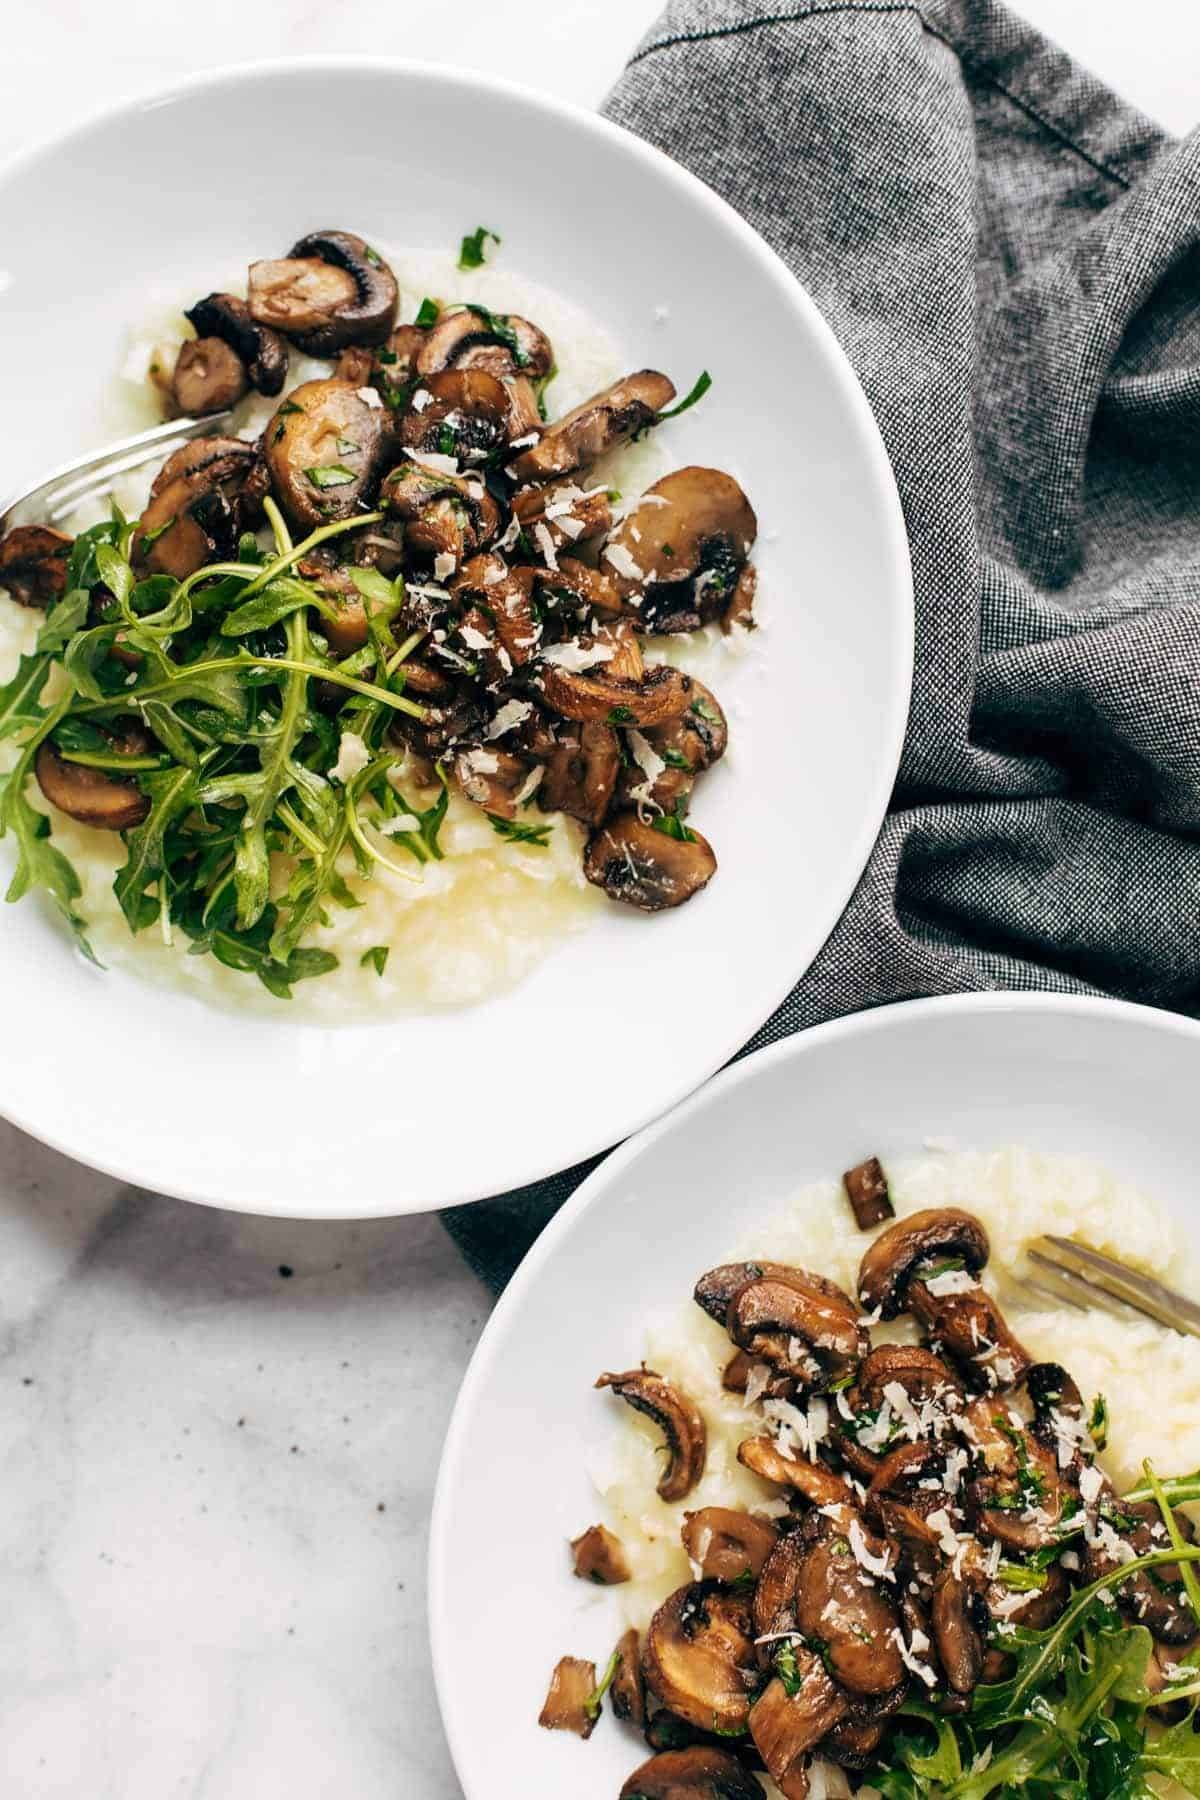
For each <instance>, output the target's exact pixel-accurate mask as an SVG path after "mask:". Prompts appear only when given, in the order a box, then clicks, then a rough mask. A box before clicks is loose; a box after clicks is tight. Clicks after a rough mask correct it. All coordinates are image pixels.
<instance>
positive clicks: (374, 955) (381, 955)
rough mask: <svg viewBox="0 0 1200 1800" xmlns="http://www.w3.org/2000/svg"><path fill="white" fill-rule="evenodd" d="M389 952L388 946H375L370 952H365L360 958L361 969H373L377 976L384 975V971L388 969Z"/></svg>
mask: <svg viewBox="0 0 1200 1800" xmlns="http://www.w3.org/2000/svg"><path fill="white" fill-rule="evenodd" d="M388 950H389V946H388V945H387V944H373V945H372V946H371V948H370V949H369V950H364V951H363V953H362V955H361V956H360V957H359V959H358V966H359V968H360V969H366V968H373V969H374V971H375V973H376V974H377V975H382V974H383V971H384V970H385V969H386V968H387V959H388Z"/></svg>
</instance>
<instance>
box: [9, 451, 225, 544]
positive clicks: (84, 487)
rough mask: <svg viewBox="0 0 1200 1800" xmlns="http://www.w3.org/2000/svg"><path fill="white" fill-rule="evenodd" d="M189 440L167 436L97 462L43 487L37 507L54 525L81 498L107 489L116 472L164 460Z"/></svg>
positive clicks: (72, 510)
mask: <svg viewBox="0 0 1200 1800" xmlns="http://www.w3.org/2000/svg"><path fill="white" fill-rule="evenodd" d="M191 441H192V440H191V438H187V437H174V438H168V439H166V440H165V441H164V442H163V443H159V444H151V445H148V446H147V447H145V448H143V449H141V450H132V451H130V452H129V454H128V455H126V456H121V457H117V458H115V459H114V460H112V461H110V462H106V463H101V464H100V465H99V466H98V468H96V469H89V470H86V471H84V472H81V473H80V474H79V475H77V476H75V477H74V478H73V479H72V480H70V481H65V482H63V483H62V485H61V486H59V487H49V488H43V490H42V494H41V499H40V508H41V510H43V511H44V512H45V514H46V517H47V519H48V520H49V522H50V524H51V525H54V524H57V523H58V521H59V520H60V519H65V518H66V517H67V516H68V514H69V513H73V512H74V511H75V510H76V508H77V507H80V506H82V505H83V503H84V501H85V500H90V499H92V498H93V496H100V495H103V494H104V493H105V492H106V491H108V490H109V489H111V487H112V484H113V482H114V481H115V480H116V479H117V477H118V476H119V475H128V474H130V473H132V471H133V470H134V469H141V468H144V467H145V465H146V464H147V463H151V462H155V461H158V460H159V459H161V460H162V461H164V462H165V460H166V458H167V457H168V456H170V455H171V454H172V452H173V451H175V450H181V449H182V448H183V446H184V445H185V444H188V443H191Z"/></svg>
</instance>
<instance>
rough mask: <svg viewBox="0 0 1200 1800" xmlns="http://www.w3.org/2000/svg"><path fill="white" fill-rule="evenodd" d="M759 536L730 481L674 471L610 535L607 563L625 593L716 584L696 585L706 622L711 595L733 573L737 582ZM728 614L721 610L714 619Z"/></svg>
mask: <svg viewBox="0 0 1200 1800" xmlns="http://www.w3.org/2000/svg"><path fill="white" fill-rule="evenodd" d="M757 535H758V520H757V519H756V518H755V516H754V508H753V507H752V506H751V504H750V502H749V501H748V500H747V498H746V496H745V494H744V493H743V492H742V490H741V488H740V487H739V486H738V484H737V482H736V481H735V480H734V479H733V477H732V475H726V474H725V473H724V472H723V471H722V470H721V469H702V468H696V467H689V468H686V469H676V470H675V472H674V473H673V474H671V475H664V476H663V478H662V480H661V481H656V482H655V483H654V485H653V487H649V488H647V489H646V492H645V493H644V494H643V495H642V497H641V499H640V500H639V501H638V503H637V505H636V506H634V507H633V508H632V509H631V510H630V511H629V512H628V513H627V514H626V516H625V517H624V518H623V519H622V520H621V523H620V524H619V525H618V526H617V528H616V530H615V531H614V532H613V533H612V535H611V536H610V538H609V540H608V543H607V544H606V545H605V548H604V550H603V552H602V560H603V561H604V562H607V563H608V564H609V565H610V566H611V567H612V569H613V570H614V571H615V573H616V577H617V581H618V583H619V584H620V585H621V588H622V592H624V593H627V594H628V593H635V592H639V591H641V590H642V589H643V588H645V587H646V586H648V585H650V584H652V583H653V584H659V583H661V584H663V585H669V584H673V583H675V582H678V581H684V580H691V579H692V578H693V577H696V576H701V577H702V578H703V577H705V576H709V577H711V578H709V579H701V580H700V581H696V582H694V584H693V586H694V599H695V604H696V608H697V610H698V611H699V612H700V613H701V616H702V617H703V616H704V606H705V602H706V601H707V600H708V599H709V596H710V595H711V593H712V590H713V589H714V588H715V587H717V586H719V585H720V583H721V581H722V580H724V579H727V578H728V571H729V570H730V569H732V570H733V571H734V575H735V577H736V571H737V570H738V569H740V568H741V566H742V564H743V563H744V562H745V560H746V558H747V557H748V556H749V554H750V552H751V550H752V549H753V547H754V540H755V538H756V537H757ZM732 588H733V580H732V579H729V580H728V588H725V589H722V595H721V597H722V598H728V596H729V593H730V592H732ZM723 610H724V609H723V607H721V606H720V605H717V606H715V607H714V608H713V612H712V616H715V614H716V612H718V611H723Z"/></svg>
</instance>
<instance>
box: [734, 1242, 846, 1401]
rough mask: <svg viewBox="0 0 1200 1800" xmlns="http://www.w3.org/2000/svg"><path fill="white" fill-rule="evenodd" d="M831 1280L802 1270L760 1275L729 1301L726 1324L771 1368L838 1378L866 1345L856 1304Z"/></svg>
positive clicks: (808, 1377) (811, 1377)
mask: <svg viewBox="0 0 1200 1800" xmlns="http://www.w3.org/2000/svg"><path fill="white" fill-rule="evenodd" d="M831 1285H832V1284H831V1283H828V1282H824V1281H823V1282H822V1283H821V1284H820V1285H819V1286H818V1285H817V1283H816V1282H811V1281H809V1280H807V1279H806V1277H805V1276H804V1274H803V1272H802V1271H800V1270H791V1271H789V1272H788V1276H787V1279H786V1280H776V1281H773V1280H771V1278H770V1277H769V1276H766V1275H763V1276H760V1277H759V1278H758V1279H757V1280H752V1281H748V1282H747V1283H746V1284H745V1286H744V1287H742V1288H739V1290H738V1291H737V1293H736V1294H734V1296H733V1298H732V1300H731V1301H730V1303H729V1308H728V1311H727V1313H726V1315H725V1325H726V1329H727V1330H728V1332H729V1335H730V1337H731V1338H732V1339H733V1341H734V1343H735V1344H738V1345H740V1346H741V1348H742V1349H743V1350H748V1351H749V1352H750V1354H751V1356H756V1357H759V1358H761V1360H762V1361H763V1362H768V1363H770V1364H771V1366H772V1368H774V1369H779V1370H782V1371H785V1372H786V1373H788V1374H790V1375H794V1376H796V1377H797V1378H799V1379H801V1380H804V1381H807V1382H810V1383H814V1384H816V1385H818V1386H819V1385H821V1384H822V1377H823V1376H824V1377H826V1378H827V1379H834V1378H838V1377H840V1376H842V1375H844V1374H845V1372H846V1370H847V1368H848V1367H850V1366H851V1365H853V1364H855V1363H857V1362H858V1361H859V1360H860V1359H861V1358H862V1357H863V1356H864V1355H865V1354H866V1350H867V1342H868V1340H867V1335H866V1333H865V1332H864V1330H863V1328H862V1326H861V1325H860V1324H859V1322H858V1308H857V1306H856V1305H855V1304H854V1302H853V1301H852V1300H851V1299H850V1297H849V1295H848V1294H842V1293H839V1292H838V1291H837V1290H836V1289H835V1290H834V1292H833V1293H830V1292H829V1288H830V1286H831Z"/></svg>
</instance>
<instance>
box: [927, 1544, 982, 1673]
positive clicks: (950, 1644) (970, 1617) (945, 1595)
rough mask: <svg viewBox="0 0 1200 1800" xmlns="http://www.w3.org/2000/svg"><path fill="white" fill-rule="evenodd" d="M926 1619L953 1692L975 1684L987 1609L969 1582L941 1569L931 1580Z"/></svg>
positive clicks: (980, 1665)
mask: <svg viewBox="0 0 1200 1800" xmlns="http://www.w3.org/2000/svg"><path fill="white" fill-rule="evenodd" d="M929 1620H930V1627H931V1630H932V1634H933V1644H934V1648H935V1649H936V1651H937V1654H938V1661H939V1662H940V1663H941V1666H942V1672H943V1674H944V1675H945V1677H946V1680H947V1682H948V1683H949V1684H950V1686H951V1688H953V1690H954V1692H955V1693H956V1694H969V1693H971V1692H973V1690H974V1689H975V1687H976V1686H977V1685H978V1682H979V1678H980V1675H981V1674H982V1672H983V1658H984V1652H985V1650H986V1648H987V1628H988V1622H989V1621H988V1610H987V1607H986V1606H985V1605H984V1603H983V1600H982V1598H981V1596H980V1595H979V1594H978V1593H977V1592H976V1591H975V1589H974V1588H973V1587H972V1586H971V1584H970V1583H969V1582H967V1581H964V1580H962V1579H961V1577H959V1576H957V1575H956V1574H955V1573H954V1571H953V1569H943V1570H942V1573H941V1574H940V1575H939V1576H938V1578H937V1580H936V1581H935V1582H934V1584H933V1593H932V1595H931V1596H930V1601H929Z"/></svg>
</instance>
